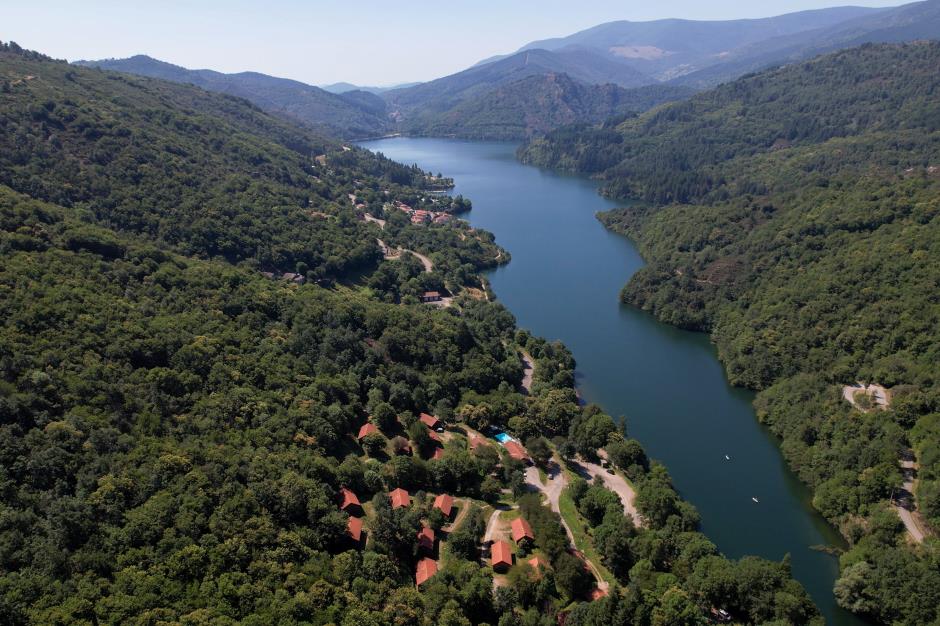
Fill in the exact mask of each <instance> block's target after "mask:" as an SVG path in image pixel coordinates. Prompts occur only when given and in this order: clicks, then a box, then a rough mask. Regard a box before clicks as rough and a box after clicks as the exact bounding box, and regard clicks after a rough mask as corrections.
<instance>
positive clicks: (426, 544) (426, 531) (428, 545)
mask: <svg viewBox="0 0 940 626" xmlns="http://www.w3.org/2000/svg"><path fill="white" fill-rule="evenodd" d="M418 549H419V550H421V551H422V552H424V553H426V554H433V553H434V531H433V530H431V529H430V528H428V527H427V526H422V527H421V530H419V531H418Z"/></svg>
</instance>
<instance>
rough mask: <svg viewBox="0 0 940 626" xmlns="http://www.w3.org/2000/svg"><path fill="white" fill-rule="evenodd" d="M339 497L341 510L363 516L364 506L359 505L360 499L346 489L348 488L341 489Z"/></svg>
mask: <svg viewBox="0 0 940 626" xmlns="http://www.w3.org/2000/svg"><path fill="white" fill-rule="evenodd" d="M339 497H340V503H339V508H341V509H342V510H344V511H346V512H347V513H349V514H350V515H362V505H361V504H360V503H359V498H358V496H356V494H354V493H353V492H352V491H350V490H349V489H346V487H340V490H339Z"/></svg>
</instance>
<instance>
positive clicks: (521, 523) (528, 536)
mask: <svg viewBox="0 0 940 626" xmlns="http://www.w3.org/2000/svg"><path fill="white" fill-rule="evenodd" d="M511 528H512V540H513V541H515V542H516V545H522V544H523V543H526V542H527V543H532V542H534V541H535V535H534V534H532V527H531V526H529V522H527V521H525V520H524V519H522V518H521V517H517V518H516V519H514V520H512V524H511Z"/></svg>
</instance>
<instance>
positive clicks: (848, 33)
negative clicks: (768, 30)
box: [674, 0, 940, 88]
mask: <svg viewBox="0 0 940 626" xmlns="http://www.w3.org/2000/svg"><path fill="white" fill-rule="evenodd" d="M938 38H940V0H929V1H927V2H916V3H913V4H907V5H904V6H901V7H898V8H895V9H890V10H886V11H877V12H875V13H873V14H865V15H862V16H859V17H856V18H854V19H850V20H847V21H845V22H840V23H837V24H835V25H832V26H828V27H826V28H820V29H815V30H811V31H805V32H801V33H797V34H793V35H787V36H781V37H775V38H773V39H769V40H767V41H762V42H760V43H759V44H751V45H748V46H743V47H741V48H740V49H738V50H736V51H734V52H733V53H730V54H728V55H726V57H725V58H724V60H723V61H722V63H720V64H717V65H713V66H711V67H708V68H705V69H703V70H699V71H697V72H692V73H689V74H686V75H684V76H681V77H679V78H678V79H676V80H675V81H674V82H676V83H679V84H683V85H689V86H693V87H698V88H702V87H707V86H710V85H715V84H718V83H720V82H725V81H728V80H732V79H734V78H737V77H738V76H742V75H744V74H746V73H748V72H755V71H759V70H762V69H766V68H768V67H771V66H773V65H781V64H785V63H793V62H796V61H802V60H806V59H809V58H812V57H814V56H817V55H820V54H824V53H828V52H835V51H837V50H841V49H844V48H851V47H854V46H858V45H861V44H864V43H903V42H908V41H916V40H919V39H938Z"/></svg>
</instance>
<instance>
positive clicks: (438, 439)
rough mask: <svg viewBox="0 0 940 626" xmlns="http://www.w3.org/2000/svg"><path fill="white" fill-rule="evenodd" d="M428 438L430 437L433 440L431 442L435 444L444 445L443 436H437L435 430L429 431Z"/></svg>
mask: <svg viewBox="0 0 940 626" xmlns="http://www.w3.org/2000/svg"><path fill="white" fill-rule="evenodd" d="M428 437H430V438H431V441H433V442H435V443H438V444H443V443H444V442H443V440H442V439H441V436H440V435H438V434H437V433H436V432H434V431H433V430H430V431H428Z"/></svg>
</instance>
